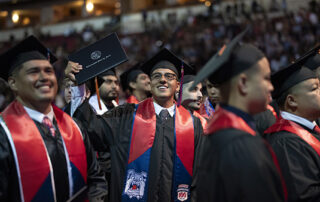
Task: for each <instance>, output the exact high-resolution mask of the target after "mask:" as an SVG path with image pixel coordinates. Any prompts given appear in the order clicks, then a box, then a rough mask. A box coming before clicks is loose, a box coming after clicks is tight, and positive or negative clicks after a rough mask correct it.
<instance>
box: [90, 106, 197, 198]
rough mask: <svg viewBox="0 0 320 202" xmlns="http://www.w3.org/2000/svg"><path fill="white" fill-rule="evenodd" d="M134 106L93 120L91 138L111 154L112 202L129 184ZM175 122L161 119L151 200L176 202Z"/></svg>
mask: <svg viewBox="0 0 320 202" xmlns="http://www.w3.org/2000/svg"><path fill="white" fill-rule="evenodd" d="M134 111H135V106H134V104H126V105H121V106H119V107H117V108H115V109H113V110H111V111H108V112H106V113H105V114H104V115H103V117H101V116H96V117H92V118H91V122H90V123H91V126H90V127H89V128H88V132H89V137H90V140H91V142H92V144H93V145H94V147H95V148H97V149H99V150H100V151H106V150H108V149H109V148H110V153H111V162H112V164H111V173H112V176H111V191H110V198H109V200H110V201H121V194H122V191H123V188H124V183H125V170H126V165H127V161H128V154H129V148H130V137H131V130H132V122H133V113H134ZM193 119H194V133H195V153H196V151H197V150H198V146H199V139H200V135H201V134H202V126H201V122H200V120H199V119H198V118H196V117H193ZM173 123H174V120H173V117H168V119H167V120H166V121H164V122H162V121H161V119H160V117H159V116H157V123H156V134H155V139H154V143H153V147H152V150H151V157H150V167H149V176H148V177H149V184H148V201H150V202H151V201H152V202H156V201H159V202H160V201H161V202H162V201H172V198H171V197H172V196H171V186H172V173H173V169H172V168H173V152H174V126H173Z"/></svg>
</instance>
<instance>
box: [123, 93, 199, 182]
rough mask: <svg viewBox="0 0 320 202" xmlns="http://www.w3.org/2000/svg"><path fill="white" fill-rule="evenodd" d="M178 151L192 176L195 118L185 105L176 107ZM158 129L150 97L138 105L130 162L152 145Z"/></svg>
mask: <svg viewBox="0 0 320 202" xmlns="http://www.w3.org/2000/svg"><path fill="white" fill-rule="evenodd" d="M175 129H176V145H177V148H176V152H177V155H178V157H179V158H180V160H181V161H182V163H183V165H184V166H185V168H186V169H187V171H188V173H189V174H190V175H191V176H192V169H193V159H194V128H193V119H192V116H191V114H190V112H189V111H188V110H186V109H185V108H184V107H176V113H175ZM155 131H156V113H155V110H154V105H153V99H152V98H148V99H146V100H144V101H142V102H141V103H140V104H139V105H138V109H137V111H136V115H135V120H134V124H133V129H132V136H131V145H130V153H129V160H128V164H130V163H131V162H133V161H134V160H136V159H137V158H138V157H139V156H141V155H142V154H143V153H145V152H146V151H147V150H148V149H149V148H151V147H152V145H153V141H154V137H155Z"/></svg>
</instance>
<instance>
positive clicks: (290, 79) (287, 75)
mask: <svg viewBox="0 0 320 202" xmlns="http://www.w3.org/2000/svg"><path fill="white" fill-rule="evenodd" d="M319 49H320V46H319V45H318V46H316V47H315V48H313V49H312V50H310V51H308V52H307V53H306V54H304V55H303V56H302V57H300V58H299V59H297V60H296V61H295V62H294V63H292V64H290V65H289V66H287V67H286V68H284V69H282V70H280V71H278V72H275V73H274V74H272V76H271V81H272V84H273V87H274V91H273V93H272V96H273V98H275V99H277V98H278V97H280V96H281V95H282V93H284V92H285V91H287V90H288V89H289V88H291V87H293V86H294V85H296V84H298V83H300V82H302V81H304V80H307V79H311V78H317V76H316V74H315V73H314V72H313V71H312V70H310V69H309V68H306V67H305V65H304V64H305V62H306V61H307V60H308V59H310V58H311V57H313V56H315V55H316V54H317V53H318V52H319Z"/></svg>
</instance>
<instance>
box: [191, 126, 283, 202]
mask: <svg viewBox="0 0 320 202" xmlns="http://www.w3.org/2000/svg"><path fill="white" fill-rule="evenodd" d="M200 148H201V149H200V151H199V157H197V158H196V159H197V160H198V161H197V162H196V171H195V173H196V175H195V177H194V179H193V183H192V192H191V196H192V201H194V202H196V201H201V202H206V201H208V202H212V201H215V202H257V201H259V202H270V201H273V202H276V201H284V193H283V189H282V185H281V180H280V176H279V173H278V170H277V169H276V166H275V165H274V163H273V160H272V156H271V154H270V152H269V151H268V149H267V148H266V146H265V143H264V141H263V140H262V138H260V137H256V136H252V135H251V134H248V133H246V132H244V131H240V130H236V129H224V130H219V131H217V132H215V133H214V134H210V135H208V136H203V137H202V139H201V145H200Z"/></svg>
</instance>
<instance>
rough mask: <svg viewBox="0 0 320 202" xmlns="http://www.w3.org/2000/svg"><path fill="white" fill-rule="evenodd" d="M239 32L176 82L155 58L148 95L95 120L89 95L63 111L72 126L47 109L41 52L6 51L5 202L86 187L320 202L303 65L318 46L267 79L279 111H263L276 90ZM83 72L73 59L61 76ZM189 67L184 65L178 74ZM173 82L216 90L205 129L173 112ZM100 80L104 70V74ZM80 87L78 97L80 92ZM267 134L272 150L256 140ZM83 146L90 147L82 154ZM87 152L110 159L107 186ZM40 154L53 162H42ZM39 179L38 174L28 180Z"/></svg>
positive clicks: (154, 197) (165, 58)
mask: <svg viewBox="0 0 320 202" xmlns="http://www.w3.org/2000/svg"><path fill="white" fill-rule="evenodd" d="M245 33H246V32H243V33H241V34H240V35H238V36H237V37H236V38H235V39H234V40H232V41H231V42H230V43H228V44H227V45H226V46H224V47H223V48H222V49H221V50H220V51H219V52H218V53H217V54H216V55H215V56H213V57H212V59H210V60H209V61H208V63H207V64H206V65H205V66H204V67H203V69H202V70H201V71H200V72H199V73H198V74H197V76H196V77H195V78H194V77H187V76H185V75H181V62H182V61H181V60H180V59H179V58H177V57H172V56H171V55H172V53H170V52H169V51H167V50H164V51H162V52H160V53H159V54H157V55H156V56H154V57H153V58H152V59H151V60H149V61H147V62H146V63H145V64H144V65H142V70H143V71H144V72H145V73H146V74H148V75H149V76H150V84H151V94H152V97H151V98H147V99H145V100H144V101H142V102H139V103H137V104H125V105H121V106H118V107H115V108H114V109H112V110H107V111H105V112H101V113H100V114H99V112H98V111H99V110H97V109H98V108H99V107H96V108H94V107H92V106H93V105H94V104H90V99H91V98H90V99H83V97H82V98H81V99H80V101H77V100H75V101H74V102H71V103H70V111H69V113H70V114H71V115H72V116H73V117H74V119H76V122H77V124H76V123H75V122H74V121H73V120H72V119H70V117H69V116H68V115H66V114H65V113H63V112H61V111H59V110H58V109H57V108H56V107H54V106H52V105H51V102H52V100H53V99H54V96H55V93H56V86H55V85H56V83H55V82H54V79H55V78H53V77H54V76H53V75H52V72H54V70H53V68H52V66H51V65H50V63H49V62H48V60H47V57H46V54H47V52H46V51H47V49H44V51H42V53H40V52H41V51H39V49H36V51H35V49H34V46H31V47H32V48H31V49H28V50H25V49H21V47H25V45H26V44H24V45H23V46H21V47H20V49H19V46H18V48H17V47H16V48H15V50H14V49H13V50H9V52H8V53H5V54H4V56H5V57H3V55H2V58H1V60H0V61H1V63H5V62H4V59H6V61H9V63H8V62H7V63H8V64H5V65H4V67H7V70H4V71H5V73H3V74H2V76H3V77H4V78H6V79H8V82H9V84H10V86H11V88H12V89H13V90H14V91H15V92H16V94H17V100H16V101H14V102H13V103H12V104H11V105H9V106H8V108H7V109H6V110H5V111H4V112H3V113H2V114H1V120H2V122H1V133H0V138H1V141H0V144H1V147H0V148H1V150H0V154H1V157H0V161H1V165H4V166H1V168H0V175H1V186H0V199H1V201H2V200H3V201H21V200H22V199H24V200H25V201H31V200H39V201H66V200H67V199H68V198H70V197H73V196H74V195H75V194H76V193H77V192H78V191H79V190H80V191H81V190H82V188H83V187H85V185H87V186H88V187H89V189H87V190H89V191H88V196H89V199H90V200H91V201H94V200H100V199H101V200H102V199H103V198H105V200H109V201H139V200H143V201H190V200H192V201H286V200H288V201H317V199H318V197H319V195H320V191H319V189H318V188H319V187H318V186H319V185H318V184H319V181H320V180H319V178H318V171H319V169H318V168H319V164H318V163H319V162H318V160H319V155H318V151H319V150H318V149H317V145H319V144H317V141H318V139H317V138H318V136H317V134H316V132H314V128H315V126H316V125H315V124H314V122H313V121H314V120H315V119H316V118H318V117H319V112H318V111H319V109H320V107H319V106H320V102H319V101H320V100H319V99H320V93H319V80H318V79H317V78H316V75H315V73H314V72H313V71H311V70H309V69H307V68H305V67H304V65H305V62H306V60H307V59H310V58H313V57H314V56H316V55H317V54H318V53H317V51H318V49H314V50H312V51H310V52H308V53H307V54H306V55H305V56H303V57H302V58H300V59H299V60H297V61H296V62H295V63H293V64H292V65H290V66H289V67H287V68H285V69H284V70H282V71H281V72H278V73H276V74H275V75H273V76H272V81H273V82H272V83H273V84H274V87H275V91H274V92H275V93H274V94H273V96H274V98H275V99H276V101H277V103H278V105H277V106H279V108H280V110H281V111H280V112H279V113H278V114H276V113H273V111H270V110H267V109H268V108H269V109H273V108H271V107H270V106H269V105H268V104H269V103H270V102H271V99H272V98H271V92H272V91H273V86H272V83H271V75H270V67H269V63H268V60H267V59H266V57H265V56H264V54H263V53H262V52H261V51H260V50H258V49H257V48H256V47H254V46H252V45H250V44H241V43H240V40H241V39H242V37H243V36H244V35H245ZM29 40H30V39H29ZM22 43H23V42H22ZM34 43H38V42H34V41H33V44H34ZM10 51H11V53H10ZM9 56H10V57H11V58H10V57H9ZM8 58H10V59H9V60H8ZM52 58H54V56H51V57H50V59H52ZM172 58H174V59H172ZM19 60H20V61H19ZM51 62H52V61H51ZM15 63H16V64H15ZM17 63H19V64H17ZM21 64H22V65H21ZM9 67H10V68H9ZM17 67H19V68H17ZM81 69H82V67H81V65H79V64H76V63H72V62H69V64H68V67H67V69H66V74H67V75H69V77H70V78H71V80H72V79H74V75H73V74H74V73H78V72H79V71H81ZM190 69H191V68H190ZM190 69H189V67H188V65H187V64H184V72H185V74H189V73H190V72H188V71H189V70H190ZM48 74H50V75H48ZM180 76H181V77H184V78H181V81H183V80H185V84H184V85H182V87H184V89H180V90H181V91H182V92H183V91H185V90H187V91H189V92H197V91H199V89H200V88H201V84H199V83H200V82H201V81H203V80H204V79H206V78H207V77H208V78H207V79H208V82H210V83H214V84H217V85H219V89H220V93H221V97H220V104H219V107H217V108H216V111H215V112H214V113H213V115H212V116H210V117H209V121H208V122H206V120H205V119H203V117H201V116H200V115H199V114H198V113H196V112H195V111H194V108H193V110H191V111H192V112H191V113H190V111H188V110H186V109H185V108H184V107H183V106H178V105H179V104H180V101H179V96H178V102H175V99H174V97H175V94H176V92H177V91H178V90H179V88H181V87H180V85H179V81H178V80H179V78H180ZM103 77H105V78H103ZM107 77H109V78H110V73H106V75H102V78H103V80H108V79H106V78H107ZM190 78H191V79H190ZM31 80H33V81H32V83H31ZM189 81H191V82H189ZM28 82H29V87H30V90H29V92H28V91H27V87H28ZM107 82H108V81H107ZM114 82H115V81H114ZM54 83H55V84H54ZM102 85H103V84H102ZM75 89H77V90H74V91H73V92H75V94H77V93H78V94H79V95H82V96H85V94H86V93H83V92H85V88H83V87H82V88H81V86H79V87H77V88H75ZM77 91H78V92H77ZM81 91H82V92H81ZM101 94H102V93H101ZM111 94H114V92H111ZM186 94H187V93H186ZM80 97H81V96H80ZM283 97H284V98H283ZM102 98H103V96H102ZM96 100H97V99H96V98H93V101H91V103H93V102H99V101H96ZM186 100H187V99H186ZM279 100H280V101H282V103H281V102H280V101H279ZM208 102H209V103H207V106H210V104H211V103H210V101H208ZM44 103H45V104H44ZM190 103H193V104H195V106H199V105H200V103H199V101H198V100H191V101H190V102H189V101H188V102H186V103H184V106H191V105H189V104H190ZM73 104H74V105H75V107H74V106H73ZM98 105H99V104H98ZM301 106H303V107H301ZM30 109H31V110H34V111H36V112H38V114H36V115H32V112H30V111H31V110H30ZM99 109H100V110H101V108H99ZM189 109H190V108H189ZM207 109H209V108H207ZM317 110H318V111H317ZM67 111H68V110H67ZM205 111H207V112H208V110H205ZM36 112H34V113H36ZM40 115H41V116H40ZM46 115H47V116H51V120H52V121H53V125H54V130H55V131H56V133H55V136H54V137H52V132H51V130H50V128H46V127H45V126H43V125H42V124H41V119H39V117H43V116H46ZM254 115H255V117H254ZM307 115H308V116H307ZM311 116H312V117H311ZM37 117H38V118H37ZM254 118H255V119H256V120H254ZM274 122H276V123H275V124H273V123H274ZM18 123H24V124H19V125H18ZM25 123H28V124H25ZM255 123H260V125H259V128H257V126H256V124H255ZM311 124H312V125H311ZM17 125H18V126H19V127H16V126H17ZM70 125H71V126H72V129H70V128H69V127H68V126H70ZM77 126H80V132H81V134H82V135H81V134H80V133H79V128H78V127H77ZM260 126H261V128H260ZM269 126H271V128H269ZM311 126H313V127H312V129H310V127H311ZM267 128H269V129H267ZM264 129H267V130H266V132H267V133H268V134H267V135H265V137H266V139H267V140H268V141H269V143H270V144H269V143H266V142H265V141H264V140H263V138H262V137H261V136H260V135H258V133H257V132H256V131H264ZM28 131H31V132H28ZM36 131H38V132H36ZM76 131H78V132H76ZM39 132H40V133H39ZM70 133H71V134H70ZM68 135H69V136H68ZM79 136H80V137H82V141H80V140H79ZM305 136H306V138H304V137H305ZM70 137H73V138H70ZM77 138H78V139H77ZM88 138H90V142H91V143H92V146H91V143H90V142H89V141H88ZM75 139H76V140H77V141H76V143H75ZM310 139H311V140H312V141H311V142H310V141H309V140H310ZM36 141H37V142H36ZM50 141H51V142H50ZM43 142H44V143H43ZM71 143H72V144H71ZM81 143H82V144H81ZM83 143H85V144H84V145H85V148H83V147H82V148H80V149H79V147H81V146H79V147H77V145H83ZM30 145H38V147H37V148H34V147H33V146H32V148H30ZM70 145H72V146H70ZM87 145H89V146H87ZM270 145H271V147H270ZM69 147H70V148H69ZM93 148H94V150H95V151H98V152H99V153H98V154H99V157H98V158H100V156H101V157H102V158H104V157H105V159H104V160H106V161H107V163H106V164H107V165H105V166H102V167H104V169H103V170H104V173H105V174H106V177H107V180H108V182H109V188H107V187H106V184H105V182H104V181H103V180H102V177H101V173H102V172H101V171H100V170H99V168H98V167H99V166H97V161H96V159H95V158H94V157H93V155H94V153H93V151H92V150H93ZM81 150H82V151H85V152H86V155H84V154H83V152H82V155H80V153H79V152H78V151H81ZM39 151H42V152H43V151H44V152H43V154H48V155H47V156H46V155H44V156H42V157H40V153H41V152H39ZM75 151H77V152H75ZM89 151H90V152H89ZM74 152H75V153H74ZM75 156H76V158H75ZM90 157H91V158H90ZM83 158H86V162H85V161H84V159H83ZM277 159H278V160H277ZM110 160H111V161H110ZM62 162H63V163H62ZM101 162H102V163H101ZM83 164H85V165H86V166H84V165H83ZM93 164H94V165H95V166H93ZM39 165H43V166H42V167H39ZM100 165H103V160H100ZM70 167H71V169H69V168H70ZM85 168H86V169H85ZM93 168H95V169H93ZM92 170H94V172H93V171H92ZM85 171H87V172H85ZM38 173H42V175H43V176H44V177H42V178H41V179H35V178H34V176H35V175H36V176H38ZM79 173H81V175H80V176H79ZM93 173H95V176H96V177H92V176H93ZM77 174H78V175H77ZM86 174H87V175H86ZM48 176H49V177H48ZM70 176H72V177H70ZM97 176H99V177H97ZM79 179H80V180H79ZM89 179H90V180H89ZM98 179H99V180H98ZM81 180H82V181H81ZM35 181H37V183H35ZM48 184H49V185H51V186H48ZM30 187H32V189H31V190H30ZM107 190H108V196H107V197H105V195H106V194H107ZM38 197H40V198H38Z"/></svg>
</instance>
